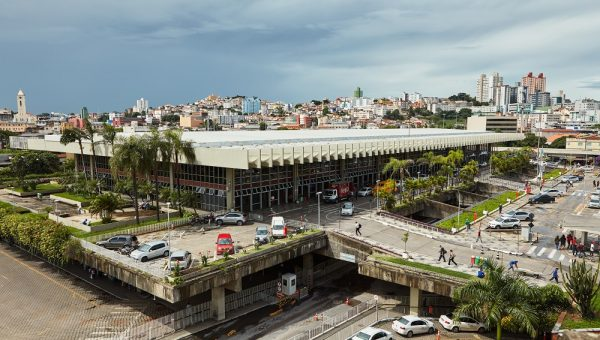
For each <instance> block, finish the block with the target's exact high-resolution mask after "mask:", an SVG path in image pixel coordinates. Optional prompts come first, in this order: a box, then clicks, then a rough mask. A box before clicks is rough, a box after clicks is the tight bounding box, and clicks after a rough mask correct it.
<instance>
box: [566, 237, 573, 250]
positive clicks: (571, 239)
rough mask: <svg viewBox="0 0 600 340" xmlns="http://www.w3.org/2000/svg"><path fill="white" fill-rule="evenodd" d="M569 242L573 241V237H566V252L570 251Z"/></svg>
mask: <svg viewBox="0 0 600 340" xmlns="http://www.w3.org/2000/svg"><path fill="white" fill-rule="evenodd" d="M571 241H573V235H571V234H569V235H567V250H569V249H571Z"/></svg>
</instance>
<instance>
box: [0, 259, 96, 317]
mask: <svg viewBox="0 0 600 340" xmlns="http://www.w3.org/2000/svg"><path fill="white" fill-rule="evenodd" d="M0 253H2V254H4V255H6V257H8V258H10V259H12V260H13V261H15V262H17V263H19V264H21V265H23V266H25V267H27V268H29V269H30V270H32V271H34V272H36V273H38V274H40V275H41V276H43V277H45V278H46V279H48V280H50V281H52V282H54V283H55V284H57V285H58V286H60V287H63V288H65V289H66V290H68V291H70V292H71V293H72V294H73V295H75V296H77V297H78V298H80V299H82V300H84V301H87V302H90V303H91V304H93V305H94V306H97V304H96V303H95V302H92V301H90V299H89V298H87V297H85V296H83V295H81V294H80V293H79V292H77V291H75V290H74V289H73V288H71V287H68V286H67V285H65V284H63V283H60V282H58V281H57V280H55V279H53V278H51V277H50V276H48V275H46V274H45V273H43V272H41V271H39V270H37V269H35V268H33V266H30V265H28V264H26V263H25V262H23V261H20V260H18V259H16V258H14V257H12V256H11V255H10V254H8V253H6V252H5V251H3V250H0Z"/></svg>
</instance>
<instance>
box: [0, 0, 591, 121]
mask: <svg viewBox="0 0 600 340" xmlns="http://www.w3.org/2000/svg"><path fill="white" fill-rule="evenodd" d="M60 3H61V4H62V5H56V3H52V4H47V3H45V2H42V1H31V2H14V3H3V4H2V5H0V28H1V29H0V43H1V44H2V45H3V46H4V47H5V48H6V51H8V53H4V54H3V55H2V63H0V72H1V73H2V74H3V76H4V81H3V82H2V83H0V107H9V108H11V109H13V110H15V109H16V102H15V94H16V93H17V91H18V90H19V89H20V88H21V89H23V90H24V91H25V92H26V94H27V95H28V111H30V112H32V113H40V112H50V111H58V112H78V111H79V110H80V109H81V107H83V106H86V107H88V108H89V109H90V111H92V112H104V111H113V110H122V109H124V108H127V107H132V106H134V104H135V100H136V99H138V98H140V97H144V98H148V99H149V100H150V102H151V103H152V104H153V105H161V104H167V103H172V104H177V103H183V102H190V101H193V100H195V99H199V98H203V97H205V96H206V95H209V94H211V93H215V94H218V95H221V96H233V95H236V94H240V95H246V96H257V97H260V98H265V99H270V100H282V101H286V102H290V103H296V102H305V101H309V100H311V99H322V98H324V97H329V98H335V97H337V96H351V95H352V91H353V90H354V88H355V87H356V86H361V88H363V89H364V90H365V96H368V97H387V96H398V95H399V94H400V93H401V92H402V91H407V92H412V91H417V92H420V93H423V94H424V95H427V96H438V97H445V96H449V95H451V94H454V93H457V92H466V93H469V94H471V95H472V96H475V94H476V91H475V90H476V86H475V82H476V80H477V78H478V77H479V75H480V74H482V73H486V74H491V73H493V72H499V73H500V74H501V75H502V76H503V77H504V82H505V84H514V83H515V82H517V81H520V79H521V77H523V76H524V75H526V74H527V73H528V72H534V74H537V73H541V72H543V73H544V74H545V75H546V76H547V77H548V84H547V88H548V90H549V91H550V92H551V93H553V94H554V93H557V92H558V91H559V90H565V92H566V94H567V96H568V97H569V98H582V97H590V98H598V95H597V94H598V89H599V88H600V74H595V73H593V72H594V70H595V68H594V66H595V64H594V59H593V56H594V55H595V54H597V53H598V52H600V47H598V46H596V45H594V44H591V43H590V41H594V39H593V38H595V32H596V31H598V30H599V29H600V22H597V20H594V19H595V17H596V16H597V14H598V13H599V12H600V4H597V3H595V2H592V1H585V2H582V4H581V5H580V6H578V7H574V6H569V5H568V4H566V3H563V2H559V1H554V2H553V3H549V2H546V1H544V2H542V1H533V2H527V3H520V4H519V8H518V10H515V8H514V5H511V4H509V3H504V2H503V3H494V4H491V3H482V4H478V3H475V4H471V3H467V2H461V3H460V4H459V3H452V4H450V3H448V4H447V3H437V2H420V3H417V4H414V3H411V2H382V3H380V4H379V5H378V6H371V7H369V8H365V7H364V6H363V5H362V3H360V2H346V1H344V2H341V1H333V2H328V3H319V7H318V8H317V7H316V6H305V5H304V4H305V3H304V2H286V3H285V4H280V3H275V2H249V3H244V4H237V3H235V4H233V3H232V4H223V3H222V2H216V1H215V2H203V3H202V4H196V3H194V2H190V1H172V2H169V3H161V2H149V1H144V2H142V1H128V2H126V3H123V2H116V1H104V2H102V3H101V5H99V6H95V7H94V6H91V5H88V4H83V3H79V2H76V1H72V0H64V1H60ZM99 4H100V3H99ZM461 4H462V5H463V6H461ZM467 4H468V5H469V6H466V5H467ZM582 7H583V8H585V9H586V10H585V11H581V8H582ZM65 8H66V9H65ZM15 13H21V14H19V15H15Z"/></svg>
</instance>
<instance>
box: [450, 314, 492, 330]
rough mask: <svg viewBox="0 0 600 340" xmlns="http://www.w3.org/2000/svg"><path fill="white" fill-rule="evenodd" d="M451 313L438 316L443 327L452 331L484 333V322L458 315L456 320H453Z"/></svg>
mask: <svg viewBox="0 0 600 340" xmlns="http://www.w3.org/2000/svg"><path fill="white" fill-rule="evenodd" d="M453 318H454V316H453V315H452V314H448V315H442V316H440V319H439V322H440V324H441V325H442V327H444V328H445V329H447V330H449V331H452V332H454V333H458V332H465V331H466V332H478V333H485V332H486V331H487V327H486V325H485V324H484V323H481V322H479V321H477V320H475V319H473V318H470V317H468V316H460V317H459V318H458V320H457V321H454V320H453Z"/></svg>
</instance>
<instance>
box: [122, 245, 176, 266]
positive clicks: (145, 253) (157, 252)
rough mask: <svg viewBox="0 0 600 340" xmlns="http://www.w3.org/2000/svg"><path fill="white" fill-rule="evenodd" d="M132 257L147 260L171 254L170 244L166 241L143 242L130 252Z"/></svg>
mask: <svg viewBox="0 0 600 340" xmlns="http://www.w3.org/2000/svg"><path fill="white" fill-rule="evenodd" d="M129 256H131V258H133V259H135V260H138V261H142V262H146V261H148V260H152V259H154V258H157V257H161V256H165V257H167V256H169V244H168V243H167V242H166V241H149V242H146V243H143V244H141V245H140V246H139V247H138V248H137V249H136V250H134V251H132V252H131V254H129Z"/></svg>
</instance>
